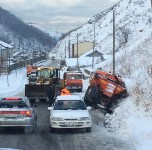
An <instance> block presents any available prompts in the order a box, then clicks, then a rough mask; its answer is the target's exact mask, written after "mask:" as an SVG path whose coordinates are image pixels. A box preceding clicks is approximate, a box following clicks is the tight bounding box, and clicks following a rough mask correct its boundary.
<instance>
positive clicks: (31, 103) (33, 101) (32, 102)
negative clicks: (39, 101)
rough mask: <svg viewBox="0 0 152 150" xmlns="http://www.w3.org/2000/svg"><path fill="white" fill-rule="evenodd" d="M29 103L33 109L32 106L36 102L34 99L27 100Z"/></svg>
mask: <svg viewBox="0 0 152 150" xmlns="http://www.w3.org/2000/svg"><path fill="white" fill-rule="evenodd" d="M29 102H30V105H31V106H32V107H33V105H34V104H35V102H36V99H29Z"/></svg>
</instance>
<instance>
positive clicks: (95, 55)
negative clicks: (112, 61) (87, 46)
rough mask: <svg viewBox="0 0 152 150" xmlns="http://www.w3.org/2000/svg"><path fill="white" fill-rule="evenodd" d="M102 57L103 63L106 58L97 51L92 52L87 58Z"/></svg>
mask: <svg viewBox="0 0 152 150" xmlns="http://www.w3.org/2000/svg"><path fill="white" fill-rule="evenodd" d="M93 56H94V57H100V59H101V61H104V60H105V59H104V57H103V54H102V53H100V52H99V51H97V50H95V51H94V53H93V52H91V53H90V54H88V55H87V57H93Z"/></svg>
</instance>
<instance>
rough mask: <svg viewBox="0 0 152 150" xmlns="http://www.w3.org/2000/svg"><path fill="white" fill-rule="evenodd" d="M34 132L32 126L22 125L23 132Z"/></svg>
mask: <svg viewBox="0 0 152 150" xmlns="http://www.w3.org/2000/svg"><path fill="white" fill-rule="evenodd" d="M33 132H34V126H30V127H24V133H25V134H32V133H33Z"/></svg>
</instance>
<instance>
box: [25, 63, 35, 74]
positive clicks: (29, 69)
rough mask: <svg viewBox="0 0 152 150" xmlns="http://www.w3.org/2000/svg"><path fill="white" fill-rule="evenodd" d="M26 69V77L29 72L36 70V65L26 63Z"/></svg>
mask: <svg viewBox="0 0 152 150" xmlns="http://www.w3.org/2000/svg"><path fill="white" fill-rule="evenodd" d="M26 70H27V77H28V76H29V75H30V74H31V72H36V70H37V66H33V65H27V67H26Z"/></svg>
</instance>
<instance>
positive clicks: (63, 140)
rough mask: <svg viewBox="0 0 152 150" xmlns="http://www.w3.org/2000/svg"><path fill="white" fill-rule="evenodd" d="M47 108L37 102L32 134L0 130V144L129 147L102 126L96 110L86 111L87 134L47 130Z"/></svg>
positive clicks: (96, 149) (36, 148)
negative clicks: (88, 119) (89, 122)
mask: <svg viewBox="0 0 152 150" xmlns="http://www.w3.org/2000/svg"><path fill="white" fill-rule="evenodd" d="M23 93H24V92H22V93H19V95H21V94H23ZM47 107H48V103H40V102H38V107H37V112H38V124H37V128H36V131H35V132H34V133H33V134H24V133H23V130H22V129H5V130H2V129H1V130H0V139H1V140H0V147H3V148H16V149H21V150H31V149H32V150H88V149H89V150H128V149H129V150H131V147H130V146H129V144H127V143H126V142H123V141H121V139H117V137H115V135H113V134H112V133H109V132H108V130H107V129H106V128H105V127H104V115H103V114H102V113H101V112H100V111H99V110H91V112H90V113H91V115H92V118H93V127H92V132H91V133H86V132H85V130H67V129H66V130H58V131H57V132H56V133H49V111H48V110H47ZM2 139H3V140H2Z"/></svg>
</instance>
